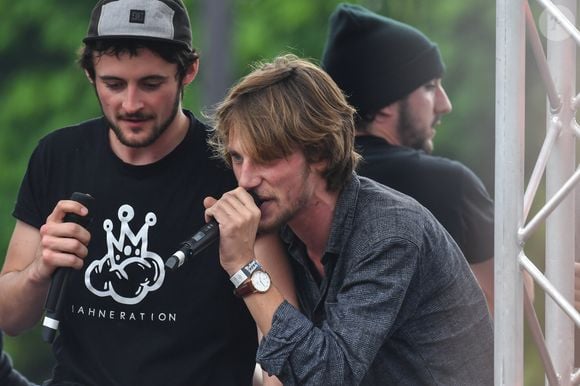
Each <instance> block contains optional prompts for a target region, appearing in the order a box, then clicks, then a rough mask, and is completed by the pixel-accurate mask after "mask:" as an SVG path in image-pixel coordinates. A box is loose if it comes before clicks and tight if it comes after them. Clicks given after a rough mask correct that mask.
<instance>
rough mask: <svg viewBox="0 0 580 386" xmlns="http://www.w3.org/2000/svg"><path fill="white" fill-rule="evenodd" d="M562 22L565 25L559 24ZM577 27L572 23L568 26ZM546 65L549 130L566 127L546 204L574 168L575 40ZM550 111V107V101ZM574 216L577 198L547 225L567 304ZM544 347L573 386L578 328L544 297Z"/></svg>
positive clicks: (567, 0) (555, 49) (570, 4)
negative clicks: (554, 99)
mask: <svg viewBox="0 0 580 386" xmlns="http://www.w3.org/2000/svg"><path fill="white" fill-rule="evenodd" d="M576 1H577V0H558V1H555V2H554V6H549V7H548V8H547V9H549V10H550V11H551V12H552V11H553V10H554V9H555V10H557V11H558V12H559V13H561V12H560V10H559V9H557V8H556V7H557V6H558V5H560V6H563V7H566V8H567V9H569V10H570V11H571V13H572V15H576ZM558 22H560V23H562V20H558ZM548 23H549V24H548V30H550V29H552V28H557V27H558V25H557V24H556V23H557V21H556V20H555V19H554V18H553V17H549V18H548ZM573 23H575V16H574V19H572V20H570V21H569V22H568V23H565V24H563V25H564V26H567V25H568V24H572V25H573ZM547 46H548V49H547V53H548V65H549V67H550V72H551V73H552V75H553V77H554V83H555V85H556V89H557V90H558V92H559V94H560V97H561V100H562V102H563V103H562V109H561V110H560V112H559V113H554V112H551V111H550V109H549V107H548V109H547V110H548V111H549V114H548V116H547V126H548V127H549V125H550V122H551V121H552V119H553V118H554V114H557V115H558V117H559V119H560V121H561V122H562V132H561V133H560V136H559V137H558V138H557V139H556V142H555V144H554V150H553V151H552V153H551V154H550V159H549V160H548V164H547V168H546V199H547V200H550V198H552V197H554V196H556V195H557V194H558V192H559V190H560V188H561V187H562V186H563V185H564V184H565V183H566V181H567V180H568V179H569V178H570V176H572V174H573V173H574V168H575V163H576V160H575V138H576V137H575V135H574V132H573V130H572V124H571V123H572V120H573V119H574V115H573V113H572V100H573V98H574V96H575V86H574V85H575V84H576V45H575V42H574V40H573V39H572V38H569V37H568V38H565V39H564V40H561V41H556V40H554V39H550V36H548V40H547ZM548 106H549V102H548ZM574 212H575V209H574V197H573V195H568V197H566V198H565V199H564V200H562V202H561V203H560V204H559V206H558V207H557V208H556V209H555V210H554V212H553V213H552V214H551V215H550V216H549V217H548V218H547V220H546V277H547V278H548V280H549V281H550V282H551V283H553V285H554V286H555V287H556V289H557V290H558V291H559V292H560V293H561V294H562V296H563V297H565V298H566V299H568V300H570V301H571V300H572V299H573V297H574V268H573V267H574V225H575V219H574V217H573V216H572V215H571V214H573V213H574ZM545 321H546V326H545V328H546V345H547V347H548V350H549V351H550V353H551V355H552V359H553V362H554V366H555V368H556V373H557V374H558V375H559V377H560V379H561V383H560V384H561V385H562V386H569V385H571V374H572V369H573V358H574V324H573V322H572V320H571V319H570V318H569V317H568V316H567V315H566V314H565V313H564V312H563V311H562V309H560V307H559V306H558V305H557V304H556V303H555V302H554V301H553V300H552V299H551V298H550V297H546V315H545Z"/></svg>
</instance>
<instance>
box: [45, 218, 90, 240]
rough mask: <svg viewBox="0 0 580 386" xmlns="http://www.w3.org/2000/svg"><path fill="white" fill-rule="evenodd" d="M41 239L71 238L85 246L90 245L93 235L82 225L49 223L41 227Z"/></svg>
mask: <svg viewBox="0 0 580 386" xmlns="http://www.w3.org/2000/svg"><path fill="white" fill-rule="evenodd" d="M40 235H41V237H43V238H44V237H54V238H70V239H76V240H78V241H79V242H81V243H82V244H84V245H88V244H89V241H90V240H91V234H90V233H89V231H88V230H87V229H85V228H84V227H82V226H81V225H79V224H77V223H73V222H67V223H55V222H47V223H46V224H44V225H43V226H41V227H40Z"/></svg>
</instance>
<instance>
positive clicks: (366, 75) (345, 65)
mask: <svg viewBox="0 0 580 386" xmlns="http://www.w3.org/2000/svg"><path fill="white" fill-rule="evenodd" d="M321 66H322V68H323V69H324V70H326V72H327V73H328V74H329V75H330V76H331V77H332V78H333V79H334V81H335V82H336V83H337V84H338V86H339V87H340V88H341V89H342V91H343V92H344V93H345V94H346V96H347V98H348V100H349V102H350V103H351V104H352V105H353V106H354V107H355V108H356V110H357V111H358V113H359V115H361V116H363V117H364V116H368V115H372V114H375V113H376V112H377V111H379V110H380V109H382V108H383V107H385V106H388V105H390V104H391V103H393V102H395V101H397V100H399V99H402V98H404V97H405V96H407V95H408V94H410V93H411V92H412V91H414V90H415V89H416V88H418V87H419V86H421V85H423V84H424V83H426V82H428V81H430V80H431V79H434V78H439V77H441V76H442V74H443V72H444V70H445V66H444V64H443V61H442V60H441V55H440V54H439V49H438V48H437V45H436V44H435V43H433V42H432V41H430V40H429V39H428V38H427V37H426V36H425V35H424V34H423V33H421V32H420V31H419V30H417V29H415V28H413V27H411V26H409V25H407V24H403V23H401V22H398V21H396V20H393V19H389V18H387V17H384V16H381V15H377V14H376V13H373V12H371V11H369V10H368V9H366V8H363V7H361V6H358V5H352V4H344V3H343V4H339V5H338V7H337V8H336V9H335V11H334V12H333V13H332V15H331V16H330V26H329V31H328V39H327V41H326V45H325V47H324V53H323V55H322V63H321Z"/></svg>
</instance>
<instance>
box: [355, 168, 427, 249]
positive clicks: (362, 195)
mask: <svg viewBox="0 0 580 386" xmlns="http://www.w3.org/2000/svg"><path fill="white" fill-rule="evenodd" d="M359 178H360V190H359V194H358V197H357V209H358V210H357V217H359V221H357V223H358V224H360V225H361V226H362V227H363V228H366V229H364V230H363V231H364V232H369V234H376V235H377V237H378V239H377V241H379V239H388V238H394V239H406V240H408V241H410V242H412V243H414V244H420V243H421V242H422V241H421V240H422V239H423V237H424V236H423V235H424V233H425V232H430V231H431V230H433V229H438V225H437V222H436V220H435V219H434V218H433V216H432V214H431V213H430V212H429V211H428V210H426V209H425V207H423V206H422V205H421V204H419V203H418V202H417V201H416V200H415V199H414V198H412V197H410V196H408V195H406V194H403V193H400V192H398V191H396V190H394V189H391V188H389V187H386V186H384V185H382V184H379V183H377V182H375V181H373V180H371V179H369V178H365V177H359Z"/></svg>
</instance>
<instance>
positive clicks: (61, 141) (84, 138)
mask: <svg viewBox="0 0 580 386" xmlns="http://www.w3.org/2000/svg"><path fill="white" fill-rule="evenodd" d="M104 130H105V131H106V124H105V121H104V118H102V117H100V118H94V119H90V120H87V121H84V122H81V123H77V124H74V125H71V126H66V127H63V128H60V129H57V130H54V131H52V132H50V133H48V134H47V135H46V136H44V137H43V138H41V139H40V141H39V144H40V145H41V146H58V147H68V146H70V145H76V146H78V145H81V144H83V143H87V144H91V143H92V144H94V143H95V141H97V140H98V139H99V138H101V137H102V136H103V133H104Z"/></svg>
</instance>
